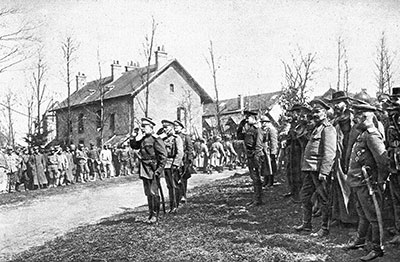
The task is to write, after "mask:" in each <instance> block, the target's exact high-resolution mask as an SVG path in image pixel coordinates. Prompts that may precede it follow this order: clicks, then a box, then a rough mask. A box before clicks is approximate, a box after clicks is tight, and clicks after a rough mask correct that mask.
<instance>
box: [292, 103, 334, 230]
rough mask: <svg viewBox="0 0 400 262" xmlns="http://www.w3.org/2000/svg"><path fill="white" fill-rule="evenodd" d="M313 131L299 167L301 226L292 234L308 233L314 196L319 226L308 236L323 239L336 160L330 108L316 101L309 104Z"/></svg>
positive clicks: (326, 227) (327, 223)
mask: <svg viewBox="0 0 400 262" xmlns="http://www.w3.org/2000/svg"><path fill="white" fill-rule="evenodd" d="M310 105H311V106H312V115H313V119H314V121H315V127H314V129H313V131H312V132H311V134H310V137H309V140H308V142H307V145H306V147H305V150H304V155H303V159H302V163H301V172H302V176H303V186H302V189H301V201H302V208H303V223H302V224H301V225H300V226H297V227H295V230H296V231H306V232H309V231H311V230H312V223H311V221H312V202H311V197H312V195H313V194H314V193H316V194H317V196H318V199H319V201H320V204H321V214H322V226H321V229H320V230H319V231H318V232H316V233H314V234H312V236H316V237H323V236H326V235H328V234H329V215H330V214H329V213H330V212H329V192H328V190H327V189H328V187H329V181H330V173H331V170H332V165H333V161H334V159H335V156H336V130H335V128H334V127H333V126H332V124H331V123H329V121H328V119H327V111H328V110H329V109H330V107H329V106H328V105H327V104H326V103H325V102H324V101H322V100H320V99H314V100H313V101H311V102H310Z"/></svg>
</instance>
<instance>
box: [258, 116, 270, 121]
mask: <svg viewBox="0 0 400 262" xmlns="http://www.w3.org/2000/svg"><path fill="white" fill-rule="evenodd" d="M260 121H261V122H271V120H270V119H269V117H268V116H261V119H260Z"/></svg>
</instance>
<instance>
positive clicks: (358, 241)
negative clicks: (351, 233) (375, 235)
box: [344, 237, 366, 250]
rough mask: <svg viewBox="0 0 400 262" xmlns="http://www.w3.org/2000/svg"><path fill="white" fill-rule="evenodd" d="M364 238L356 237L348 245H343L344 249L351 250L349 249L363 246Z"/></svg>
mask: <svg viewBox="0 0 400 262" xmlns="http://www.w3.org/2000/svg"><path fill="white" fill-rule="evenodd" d="M365 245H366V244H365V238H358V237H357V238H356V239H355V240H353V241H351V242H350V243H349V244H348V245H346V246H345V247H344V249H347V250H351V249H359V248H363V247H365Z"/></svg>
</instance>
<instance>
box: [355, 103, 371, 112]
mask: <svg viewBox="0 0 400 262" xmlns="http://www.w3.org/2000/svg"><path fill="white" fill-rule="evenodd" d="M353 109H354V111H356V112H374V111H376V110H377V109H376V107H374V106H371V105H368V104H355V105H353Z"/></svg>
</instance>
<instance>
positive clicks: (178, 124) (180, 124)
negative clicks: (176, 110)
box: [174, 120, 185, 128]
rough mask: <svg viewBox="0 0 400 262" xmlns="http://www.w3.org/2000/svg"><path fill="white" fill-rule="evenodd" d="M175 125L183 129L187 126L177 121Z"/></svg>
mask: <svg viewBox="0 0 400 262" xmlns="http://www.w3.org/2000/svg"><path fill="white" fill-rule="evenodd" d="M174 125H176V126H181V127H182V128H185V126H184V125H183V124H182V122H181V121H179V120H175V121H174Z"/></svg>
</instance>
